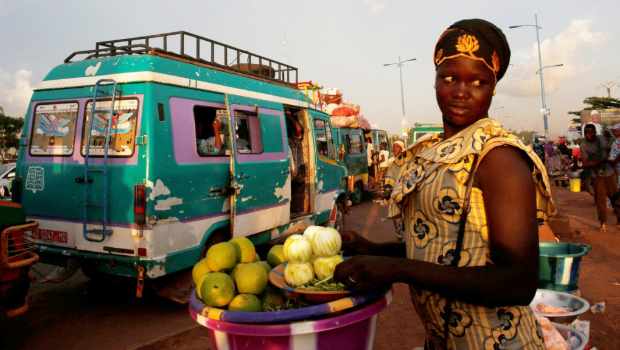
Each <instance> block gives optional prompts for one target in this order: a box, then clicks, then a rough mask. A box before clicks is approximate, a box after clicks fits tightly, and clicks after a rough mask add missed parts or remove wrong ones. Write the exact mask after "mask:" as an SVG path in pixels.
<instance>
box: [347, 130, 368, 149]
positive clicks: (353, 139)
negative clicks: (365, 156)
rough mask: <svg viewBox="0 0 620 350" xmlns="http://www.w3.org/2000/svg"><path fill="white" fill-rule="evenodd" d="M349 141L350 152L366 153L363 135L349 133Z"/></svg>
mask: <svg viewBox="0 0 620 350" xmlns="http://www.w3.org/2000/svg"><path fill="white" fill-rule="evenodd" d="M347 143H348V144H349V153H350V154H360V153H364V147H363V146H362V135H358V134H348V135H347Z"/></svg>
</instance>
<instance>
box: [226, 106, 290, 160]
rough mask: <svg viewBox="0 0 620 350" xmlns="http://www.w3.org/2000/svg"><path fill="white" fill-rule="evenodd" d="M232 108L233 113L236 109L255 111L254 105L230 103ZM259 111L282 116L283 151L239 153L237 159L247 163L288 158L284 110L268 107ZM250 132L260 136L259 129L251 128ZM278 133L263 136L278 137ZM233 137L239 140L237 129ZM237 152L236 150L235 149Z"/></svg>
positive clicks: (252, 135)
mask: <svg viewBox="0 0 620 350" xmlns="http://www.w3.org/2000/svg"><path fill="white" fill-rule="evenodd" d="M230 109H231V112H230V113H231V114H232V115H234V111H235V110H237V111H246V112H255V110H254V107H251V106H243V105H235V104H231V105H230ZM258 113H259V114H263V115H264V114H267V115H274V116H277V117H279V118H280V134H279V135H280V137H281V139H282V152H263V153H257V154H245V153H237V160H238V161H239V162H240V163H245V162H261V161H281V160H286V158H287V150H288V147H287V145H286V137H285V135H286V134H285V129H284V125H285V124H284V115H283V114H282V111H279V110H275V109H267V108H259V109H258ZM250 132H252V134H251V135H250V137H252V138H254V139H256V138H257V137H258V131H257V130H256V131H253V130H250ZM254 132H256V134H254ZM277 135H278V134H277V133H276V135H273V136H271V135H262V136H263V138H267V137H276V136H277ZM233 138H234V139H235V142H236V140H237V131H236V130H233ZM235 149H236V145H235ZM235 152H236V151H235Z"/></svg>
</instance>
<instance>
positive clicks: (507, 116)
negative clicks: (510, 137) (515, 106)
mask: <svg viewBox="0 0 620 350" xmlns="http://www.w3.org/2000/svg"><path fill="white" fill-rule="evenodd" d="M504 118H510V126H511V127H512V116H511V115H505V116H504Z"/></svg>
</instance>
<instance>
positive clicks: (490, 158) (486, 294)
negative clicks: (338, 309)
mask: <svg viewBox="0 0 620 350" xmlns="http://www.w3.org/2000/svg"><path fill="white" fill-rule="evenodd" d="M475 176H476V178H475V179H476V183H477V184H478V185H477V186H478V187H480V188H481V189H482V191H483V192H484V206H485V210H486V216H487V227H488V232H489V237H488V239H489V245H490V247H489V248H490V254H491V260H492V261H493V264H492V265H491V264H488V265H486V266H477V267H460V268H453V267H451V266H444V265H439V264H434V263H427V262H422V261H417V260H410V259H402V258H394V257H376V256H356V257H352V258H351V259H348V260H347V261H345V262H343V263H341V264H339V265H338V266H337V268H336V272H335V273H334V277H335V278H336V279H338V280H340V281H342V282H343V283H345V284H346V285H349V286H354V287H355V288H356V289H368V288H376V287H378V286H381V285H385V284H390V283H394V282H402V283H407V284H411V285H414V286H416V287H419V288H423V289H427V290H430V291H433V292H436V293H440V294H442V295H445V296H448V297H453V298H455V299H457V300H461V301H465V302H469V303H472V304H478V305H486V306H506V305H527V304H529V302H530V301H531V300H532V298H533V297H534V294H535V293H536V288H537V284H538V264H539V251H538V223H537V219H536V192H535V191H536V189H535V186H534V181H533V179H532V170H531V166H530V164H529V162H528V161H527V160H526V157H525V155H524V154H523V153H522V151H520V150H518V149H516V148H513V147H497V148H495V149H493V150H491V151H490V152H489V153H488V154H487V155H486V156H485V157H484V158H483V159H482V161H481V163H480V165H479V167H478V170H477V172H476V175H475ZM349 276H352V277H351V278H352V279H353V280H354V281H356V283H353V282H351V281H350V280H349V279H348V277H349Z"/></svg>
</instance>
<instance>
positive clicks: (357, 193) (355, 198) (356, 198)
mask: <svg viewBox="0 0 620 350" xmlns="http://www.w3.org/2000/svg"><path fill="white" fill-rule="evenodd" d="M363 196H364V190H363V189H362V184H361V183H360V182H358V183H356V184H355V186H354V187H353V193H352V194H351V202H352V203H353V205H358V204H360V203H362V197H363Z"/></svg>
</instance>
